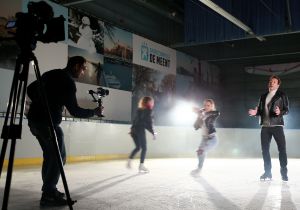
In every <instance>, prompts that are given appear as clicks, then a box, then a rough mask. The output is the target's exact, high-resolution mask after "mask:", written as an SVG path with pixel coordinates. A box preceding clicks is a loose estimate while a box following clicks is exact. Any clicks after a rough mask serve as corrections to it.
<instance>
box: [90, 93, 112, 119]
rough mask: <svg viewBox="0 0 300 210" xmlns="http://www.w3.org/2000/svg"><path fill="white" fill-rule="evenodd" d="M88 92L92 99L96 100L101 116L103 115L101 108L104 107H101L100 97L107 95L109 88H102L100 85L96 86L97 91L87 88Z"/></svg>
mask: <svg viewBox="0 0 300 210" xmlns="http://www.w3.org/2000/svg"><path fill="white" fill-rule="evenodd" d="M88 93H89V94H90V95H91V96H92V97H93V99H94V100H93V102H97V104H98V107H100V108H101V117H105V116H104V115H103V109H104V107H103V102H102V98H103V97H105V96H107V95H109V90H107V89H104V88H102V87H98V88H97V91H94V90H89V92H88ZM95 96H96V97H97V98H96V97H95Z"/></svg>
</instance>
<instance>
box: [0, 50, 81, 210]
mask: <svg viewBox="0 0 300 210" xmlns="http://www.w3.org/2000/svg"><path fill="white" fill-rule="evenodd" d="M31 62H32V65H33V68H34V72H35V76H36V79H37V81H38V90H39V91H40V92H39V94H40V96H41V101H42V106H43V108H44V110H45V113H46V114H47V116H46V117H47V118H48V125H49V128H50V132H51V138H50V139H51V141H52V143H53V145H54V151H55V156H56V159H57V163H58V166H59V169H60V174H61V178H62V182H63V186H64V189H65V194H66V197H67V203H68V206H69V208H70V209H71V210H72V209H73V204H74V203H75V202H76V201H73V200H72V199H71V197H70V192H69V189H68V184H67V180H66V176H65V173H64V169H63V163H62V159H61V154H60V150H59V148H58V144H57V138H56V134H55V130H54V126H53V123H52V119H51V115H50V111H49V106H48V103H47V98H46V96H45V93H44V89H43V85H42V80H41V74H40V70H39V67H38V61H37V58H36V57H35V55H34V53H33V52H32V50H26V52H25V53H24V52H22V50H21V53H20V54H19V55H18V57H17V60H16V66H15V72H14V76H13V81H12V86H11V90H10V96H9V102H8V107H7V112H6V116H5V120H4V125H3V129H2V134H1V138H2V139H3V145H2V149H1V154H0V177H1V173H2V169H3V163H4V158H5V152H6V149H7V144H8V140H11V146H10V153H9V159H8V167H7V175H6V183H5V189H4V196H3V203H2V210H7V205H8V199H9V192H10V186H11V179H12V172H13V163H14V155H15V148H16V140H17V139H21V134H22V121H23V115H24V108H25V97H26V88H27V81H28V73H29V65H30V63H31Z"/></svg>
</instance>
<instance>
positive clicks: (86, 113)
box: [27, 56, 101, 206]
mask: <svg viewBox="0 0 300 210" xmlns="http://www.w3.org/2000/svg"><path fill="white" fill-rule="evenodd" d="M85 69H86V60H85V58H83V57H81V56H74V57H71V58H69V60H68V64H67V66H66V68H64V69H55V70H51V71H48V72H46V73H44V74H43V75H42V79H41V80H42V84H43V87H44V90H45V95H46V98H47V102H48V105H49V109H50V115H51V118H52V121H53V125H54V130H55V133H56V136H57V143H58V147H59V150H60V153H61V158H62V160H63V164H65V161H66V150H65V143H64V134H63V130H62V129H61V127H60V123H61V121H62V111H63V107H64V106H65V107H66V108H67V109H68V111H69V112H70V114H71V115H73V116H75V117H80V118H88V117H92V116H94V115H98V116H100V115H101V108H96V109H94V110H93V109H83V108H81V107H79V106H78V103H77V98H76V85H75V81H74V79H73V78H79V76H81V75H82V74H83V73H84V70H85ZM37 84H38V83H37V81H34V82H33V83H31V84H30V85H29V86H28V88H27V94H28V96H29V98H30V99H31V104H30V107H29V111H28V114H27V118H28V125H29V128H30V131H31V133H32V134H33V135H34V136H35V137H36V138H37V140H38V141H39V144H40V145H41V148H42V150H43V158H44V161H43V166H42V179H43V187H42V191H43V193H42V197H41V200H40V205H41V206H62V205H67V201H66V199H64V193H61V192H59V191H58V190H57V188H56V185H57V183H58V180H59V176H60V171H59V166H58V163H57V159H56V156H55V152H54V148H53V145H52V140H51V139H50V138H51V134H50V131H49V129H50V128H49V124H48V120H47V113H46V111H45V109H44V107H43V106H42V101H41V97H40V95H39V91H38V85H37Z"/></svg>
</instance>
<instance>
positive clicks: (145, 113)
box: [127, 96, 156, 172]
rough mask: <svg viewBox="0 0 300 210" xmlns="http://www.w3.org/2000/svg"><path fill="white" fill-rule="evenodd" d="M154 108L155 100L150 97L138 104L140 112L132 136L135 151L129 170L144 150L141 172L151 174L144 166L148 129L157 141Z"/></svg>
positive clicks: (131, 156) (133, 125) (130, 158)
mask: <svg viewBox="0 0 300 210" xmlns="http://www.w3.org/2000/svg"><path fill="white" fill-rule="evenodd" d="M153 107H154V100H153V98H151V97H149V96H145V97H143V98H141V99H140V101H139V104H138V110H137V113H136V116H135V118H134V120H133V123H132V126H131V131H130V135H131V137H132V139H133V141H134V143H135V149H134V150H133V151H132V152H131V154H130V156H129V159H128V162H127V168H131V161H132V159H133V158H134V156H135V155H136V153H137V152H138V151H139V150H140V149H142V152H141V158H140V166H139V172H149V170H148V169H147V168H146V167H145V166H144V160H145V157H146V151H147V142H146V132H145V130H146V129H147V130H148V131H149V132H150V133H152V135H153V139H155V136H156V133H155V132H154V130H153V117H152V109H153Z"/></svg>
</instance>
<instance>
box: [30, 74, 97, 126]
mask: <svg viewBox="0 0 300 210" xmlns="http://www.w3.org/2000/svg"><path fill="white" fill-rule="evenodd" d="M42 82H43V86H44V90H45V94H46V97H47V101H48V105H49V109H50V114H51V117H52V121H53V123H54V124H59V123H61V120H62V111H63V107H64V106H65V107H66V108H67V109H68V111H69V112H70V114H71V115H72V116H75V117H80V118H87V117H92V116H93V115H94V110H92V109H83V108H81V107H79V106H78V103H77V98H76V85H75V81H74V80H73V78H72V76H71V75H70V74H69V73H68V72H67V71H65V70H62V69H55V70H51V71H48V72H46V73H44V74H43V76H42ZM38 87H39V86H38V82H37V81H34V82H33V83H31V84H30V85H29V86H28V88H27V94H28V96H29V98H30V99H31V101H32V103H31V104H30V107H29V111H28V115H27V117H28V120H32V121H34V122H43V123H47V113H46V112H45V110H44V107H43V105H42V102H41V97H40V95H39V93H40V91H39V90H38Z"/></svg>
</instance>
